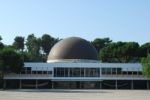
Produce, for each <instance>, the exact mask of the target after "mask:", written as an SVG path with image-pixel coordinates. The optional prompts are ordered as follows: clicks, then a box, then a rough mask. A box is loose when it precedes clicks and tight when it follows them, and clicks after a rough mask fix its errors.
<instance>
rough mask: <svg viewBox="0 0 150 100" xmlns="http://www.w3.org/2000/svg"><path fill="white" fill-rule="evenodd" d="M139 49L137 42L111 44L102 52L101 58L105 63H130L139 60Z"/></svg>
mask: <svg viewBox="0 0 150 100" xmlns="http://www.w3.org/2000/svg"><path fill="white" fill-rule="evenodd" d="M138 48H139V44H138V43H136V42H117V43H111V44H109V45H108V46H107V47H104V48H103V49H101V50H100V58H101V60H102V61H103V62H124V63H126V62H130V61H131V60H135V59H137V57H138V55H137V50H138Z"/></svg>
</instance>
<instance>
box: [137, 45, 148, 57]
mask: <svg viewBox="0 0 150 100" xmlns="http://www.w3.org/2000/svg"><path fill="white" fill-rule="evenodd" d="M148 53H150V42H148V43H145V44H143V45H141V46H140V48H139V52H138V54H139V57H146V56H147V54H148Z"/></svg>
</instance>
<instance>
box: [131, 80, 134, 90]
mask: <svg viewBox="0 0 150 100" xmlns="http://www.w3.org/2000/svg"><path fill="white" fill-rule="evenodd" d="M133 88H134V86H133V80H131V89H133Z"/></svg>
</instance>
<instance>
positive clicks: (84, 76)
mask: <svg viewBox="0 0 150 100" xmlns="http://www.w3.org/2000/svg"><path fill="white" fill-rule="evenodd" d="M84 77H86V70H85V68H84Z"/></svg>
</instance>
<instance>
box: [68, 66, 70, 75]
mask: <svg viewBox="0 0 150 100" xmlns="http://www.w3.org/2000/svg"><path fill="white" fill-rule="evenodd" d="M68 77H70V68H68Z"/></svg>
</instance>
